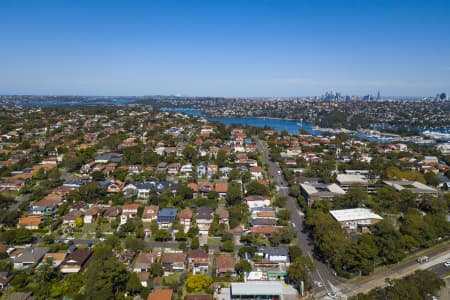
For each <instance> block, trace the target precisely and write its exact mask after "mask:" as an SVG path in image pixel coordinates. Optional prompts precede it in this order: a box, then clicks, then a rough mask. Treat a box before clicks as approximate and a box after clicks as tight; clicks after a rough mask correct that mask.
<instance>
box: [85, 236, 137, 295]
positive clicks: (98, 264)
mask: <svg viewBox="0 0 450 300" xmlns="http://www.w3.org/2000/svg"><path fill="white" fill-rule="evenodd" d="M128 279H129V274H128V272H127V270H126V268H125V266H124V265H123V264H122V263H120V262H119V261H118V260H117V259H116V257H115V256H114V255H113V253H112V249H111V247H110V246H108V245H105V244H99V245H96V246H95V247H94V251H93V254H92V261H91V262H90V264H89V268H88V270H87V272H86V295H85V296H86V297H85V299H92V300H94V299H117V298H118V296H119V295H120V294H121V293H123V292H125V290H126V284H127V282H128Z"/></svg>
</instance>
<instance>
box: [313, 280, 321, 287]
mask: <svg viewBox="0 0 450 300" xmlns="http://www.w3.org/2000/svg"><path fill="white" fill-rule="evenodd" d="M314 285H315V286H316V287H323V284H322V282H320V281H317V280H316V281H314Z"/></svg>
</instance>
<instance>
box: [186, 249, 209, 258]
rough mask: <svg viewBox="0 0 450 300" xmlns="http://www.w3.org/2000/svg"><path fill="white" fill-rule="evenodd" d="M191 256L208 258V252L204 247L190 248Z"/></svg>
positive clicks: (189, 254)
mask: <svg viewBox="0 0 450 300" xmlns="http://www.w3.org/2000/svg"><path fill="white" fill-rule="evenodd" d="M188 256H189V258H208V253H207V252H206V251H205V250H203V249H194V250H189V252H188Z"/></svg>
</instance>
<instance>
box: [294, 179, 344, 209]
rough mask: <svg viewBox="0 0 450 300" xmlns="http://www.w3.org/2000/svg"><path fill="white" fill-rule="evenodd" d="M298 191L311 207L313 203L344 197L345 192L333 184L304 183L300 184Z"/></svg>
mask: <svg viewBox="0 0 450 300" xmlns="http://www.w3.org/2000/svg"><path fill="white" fill-rule="evenodd" d="M300 190H301V193H302V195H303V197H305V199H306V201H308V206H311V205H312V204H313V203H314V202H315V201H320V200H325V199H328V200H334V198H335V197H337V196H343V195H345V191H344V190H343V189H342V188H341V187H340V186H339V185H337V184H335V183H332V184H325V183H320V182H312V183H309V182H305V183H301V184H300Z"/></svg>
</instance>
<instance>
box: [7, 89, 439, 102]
mask: <svg viewBox="0 0 450 300" xmlns="http://www.w3.org/2000/svg"><path fill="white" fill-rule="evenodd" d="M338 93H340V92H338ZM440 93H446V94H447V95H448V93H447V92H446V91H441V92H437V93H435V94H433V95H418V96H406V95H399V96H392V95H381V98H380V99H381V100H383V99H398V98H405V99H408V98H409V99H419V98H431V97H435V96H436V95H438V94H440ZM340 94H341V96H342V97H346V96H350V97H359V98H362V97H365V96H368V95H370V96H373V97H376V96H377V95H376V93H375V94H370V93H367V94H360V95H359V94H344V93H340ZM324 95H325V93H322V94H320V95H306V96H220V95H208V96H202V95H174V94H166V95H163V94H148V95H83V94H1V93H0V97H11V96H17V97H27V96H30V97H86V98H91V97H92V98H95V97H98V98H128V97H133V98H142V97H177V98H223V99H228V98H229V99H276V98H279V99H287V98H310V97H322V96H324ZM374 100H376V99H374Z"/></svg>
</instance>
